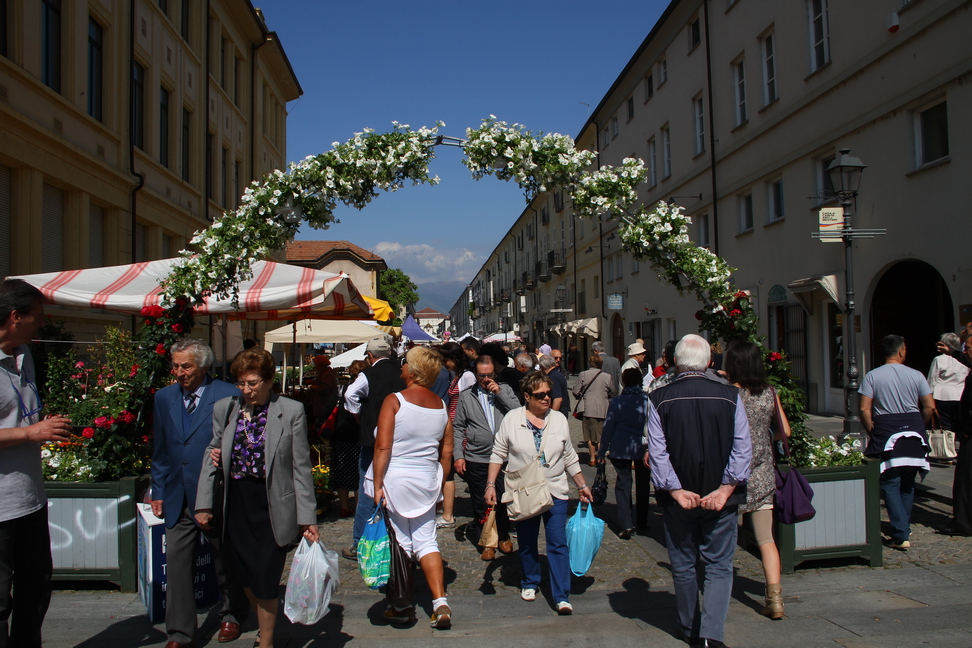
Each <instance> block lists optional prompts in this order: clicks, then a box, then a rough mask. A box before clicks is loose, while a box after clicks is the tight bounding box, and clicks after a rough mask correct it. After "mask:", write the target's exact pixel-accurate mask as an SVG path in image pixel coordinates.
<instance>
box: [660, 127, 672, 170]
mask: <svg viewBox="0 0 972 648" xmlns="http://www.w3.org/2000/svg"><path fill="white" fill-rule="evenodd" d="M661 135H662V178H667V177H669V176H671V175H672V131H671V129H670V128H669V127H668V125H667V124H666V125H665V126H662V129H661Z"/></svg>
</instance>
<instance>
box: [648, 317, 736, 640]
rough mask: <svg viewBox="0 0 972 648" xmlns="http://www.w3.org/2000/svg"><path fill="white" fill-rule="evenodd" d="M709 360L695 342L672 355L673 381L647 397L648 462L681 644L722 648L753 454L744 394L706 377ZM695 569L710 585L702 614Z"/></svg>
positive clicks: (699, 340)
mask: <svg viewBox="0 0 972 648" xmlns="http://www.w3.org/2000/svg"><path fill="white" fill-rule="evenodd" d="M710 353H711V352H710V349H709V343H708V342H707V341H706V340H705V338H703V337H701V336H698V335H686V336H685V337H683V338H682V340H681V341H680V342H679V343H678V345H677V346H676V347H675V366H676V372H677V373H676V378H675V380H674V381H673V382H672V383H671V384H670V385H667V386H665V387H662V388H661V389H657V390H655V391H653V392H651V394H649V396H648V398H649V401H650V404H649V408H648V453H647V457H646V458H647V459H648V460H649V461H650V464H651V478H652V481H654V482H655V489H656V492H657V498H658V504H659V505H660V506H661V509H662V517H663V519H664V520H665V539H666V541H667V544H668V555H669V561H670V562H671V565H672V580H673V581H674V584H675V598H676V602H677V604H678V618H679V633H680V638H682V639H685V640H686V641H687V642H688V643H689V644H690V645H693V646H705V647H706V648H724V646H725V644H724V643H723V642H722V639H723V635H724V631H725V624H726V616H727V614H728V613H729V598H730V596H731V594H732V557H733V555H734V554H735V549H736V530H737V522H736V518H737V511H736V509H737V508H738V505H739V504H741V503H743V502H745V501H746V484H745V481H746V480H747V479H748V478H749V469H750V463H751V462H752V456H753V448H752V440H751V439H750V436H749V419H748V418H747V417H746V408H745V407H744V406H743V403H742V400H741V399H740V397H739V392H738V391H737V390H736V388H734V387H731V386H729V385H723V384H719V383H717V382H715V381H713V380H710V379H709V378H707V377H706V375H705V370H706V369H708V367H709V359H710ZM698 564H701V565H702V569H703V571H704V582H705V586H704V588H703V590H702V595H703V597H704V598H705V608H704V609H703V610H701V612H700V610H699V577H698V575H697V567H696V565H698Z"/></svg>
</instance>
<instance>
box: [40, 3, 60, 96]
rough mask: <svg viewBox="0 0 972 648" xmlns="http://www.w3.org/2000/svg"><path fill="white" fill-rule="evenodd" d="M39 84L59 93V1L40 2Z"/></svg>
mask: <svg viewBox="0 0 972 648" xmlns="http://www.w3.org/2000/svg"><path fill="white" fill-rule="evenodd" d="M41 3H42V5H41V11H42V14H41V31H42V34H41V47H42V48H43V50H42V55H41V82H43V84H44V85H46V86H47V87H48V88H50V89H51V90H53V91H54V92H60V91H61V0H41Z"/></svg>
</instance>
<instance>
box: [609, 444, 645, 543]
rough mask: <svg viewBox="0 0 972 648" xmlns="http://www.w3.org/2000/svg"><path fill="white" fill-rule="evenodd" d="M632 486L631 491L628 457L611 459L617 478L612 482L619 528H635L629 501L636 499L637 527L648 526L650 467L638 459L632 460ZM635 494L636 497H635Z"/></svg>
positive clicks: (630, 462) (629, 461)
mask: <svg viewBox="0 0 972 648" xmlns="http://www.w3.org/2000/svg"><path fill="white" fill-rule="evenodd" d="M633 463H634V488H635V490H634V491H633V492H632V488H631V486H632V475H631V464H632V461H631V460H630V459H612V460H611V464H612V465H613V466H614V470H615V471H616V472H617V480H616V481H615V483H614V500H615V502H616V503H617V507H618V509H617V510H618V524H619V525H620V526H621V529H622V530H624V529H633V528H635V526H634V524H632V523H631V522H632V520H631V508H632V507H631V502H632V500H635V501H636V504H635V506H634V509H635V511H634V513H635V518H636V519H637V522H638V527H639V528H643V527H646V526H648V498H649V494H650V493H651V469H650V468H648V467H647V466H646V465H645V464H644V462H642V461H641V460H640V459H636V460H635V461H634V462H633ZM635 494H637V499H636V498H635Z"/></svg>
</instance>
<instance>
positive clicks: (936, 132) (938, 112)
mask: <svg viewBox="0 0 972 648" xmlns="http://www.w3.org/2000/svg"><path fill="white" fill-rule="evenodd" d="M915 128H916V129H917V131H918V132H917V137H916V138H915V140H916V142H917V144H918V147H917V148H918V166H921V165H923V164H928V163H929V162H934V161H935V160H940V159H941V158H943V157H945V156H946V155H948V108H947V105H946V102H945V101H942V102H940V103H937V104H935V105H934V106H930V107H928V108H925V109H924V110H920V111H919V112H918V115H917V119H916V120H915Z"/></svg>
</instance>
